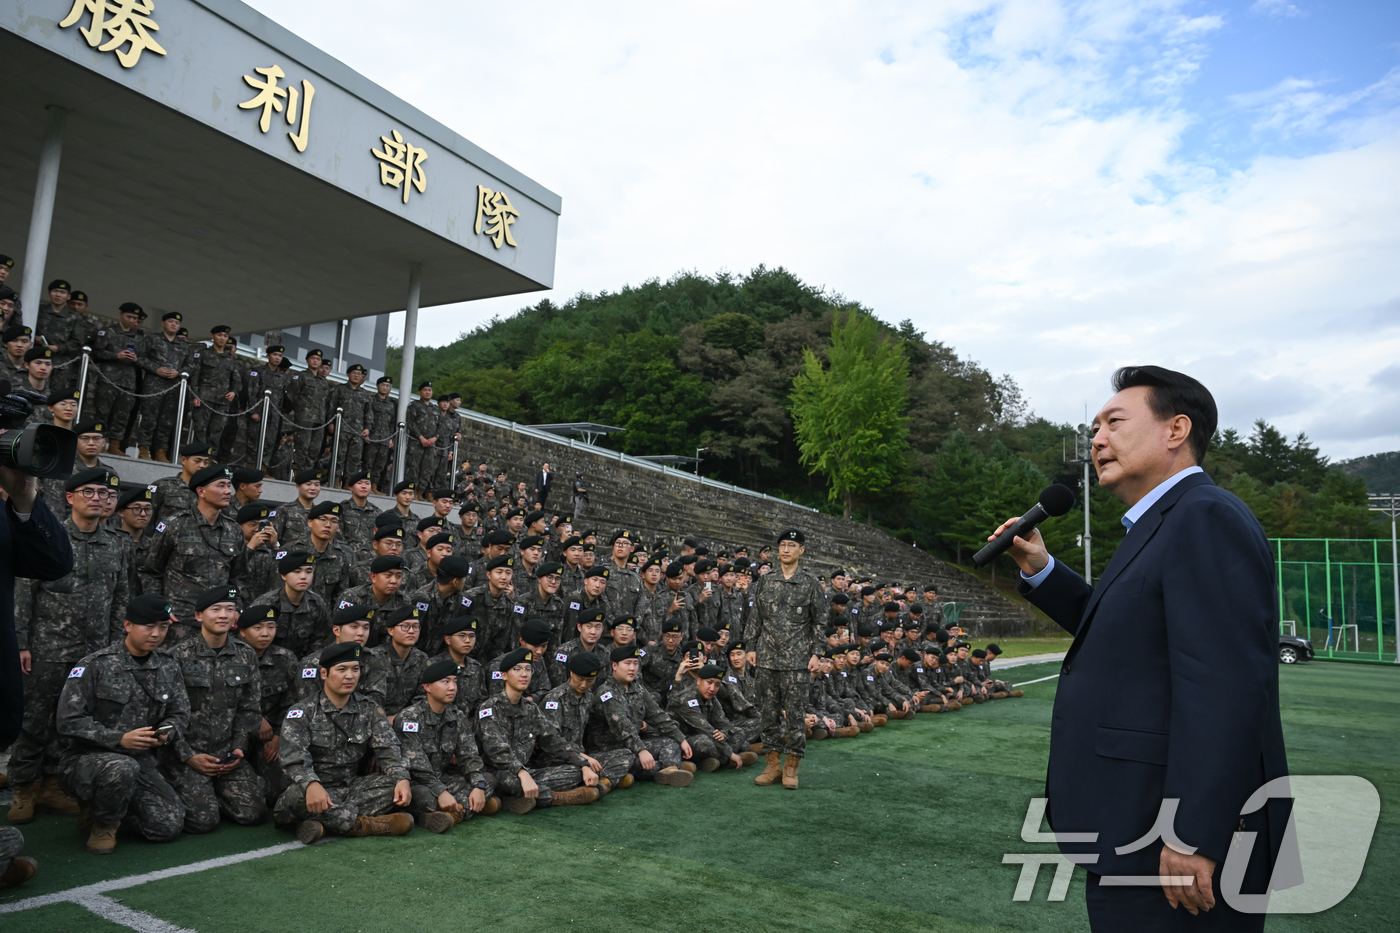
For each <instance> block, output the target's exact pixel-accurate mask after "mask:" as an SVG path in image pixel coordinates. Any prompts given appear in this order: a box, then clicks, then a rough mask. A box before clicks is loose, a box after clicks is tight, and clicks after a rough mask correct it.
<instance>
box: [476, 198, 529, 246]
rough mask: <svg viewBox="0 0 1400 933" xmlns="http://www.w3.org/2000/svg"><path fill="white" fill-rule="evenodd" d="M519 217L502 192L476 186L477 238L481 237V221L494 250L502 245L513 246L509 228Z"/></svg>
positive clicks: (513, 238) (513, 242)
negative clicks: (484, 222)
mask: <svg viewBox="0 0 1400 933" xmlns="http://www.w3.org/2000/svg"><path fill="white" fill-rule="evenodd" d="M519 216H520V212H519V211H517V210H516V209H515V206H514V205H513V204H511V203H510V198H508V197H507V196H506V193H505V192H504V191H492V190H491V189H490V188H488V187H486V186H485V185H477V186H476V234H477V236H480V235H481V228H482V221H486V235H487V236H489V237H490V238H491V242H492V243H494V244H495V246H496V249H500V248H501V245H502V244H503V243H509V244H510V245H511V246H515V245H516V243H515V237H513V236H512V235H511V232H510V228H511V225H512V224H514V223H515V220H516V218H518V217H519Z"/></svg>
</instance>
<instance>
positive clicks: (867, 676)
mask: <svg viewBox="0 0 1400 933" xmlns="http://www.w3.org/2000/svg"><path fill="white" fill-rule="evenodd" d="M865 679H866V680H874V679H875V678H874V677H872V676H870V675H869V674H866V675H865Z"/></svg>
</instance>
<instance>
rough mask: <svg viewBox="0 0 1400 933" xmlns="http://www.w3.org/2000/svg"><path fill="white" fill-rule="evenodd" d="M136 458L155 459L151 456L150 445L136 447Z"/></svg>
mask: <svg viewBox="0 0 1400 933" xmlns="http://www.w3.org/2000/svg"><path fill="white" fill-rule="evenodd" d="M136 459H137V460H151V459H153V458H152V457H151V448H149V447H138V448H136Z"/></svg>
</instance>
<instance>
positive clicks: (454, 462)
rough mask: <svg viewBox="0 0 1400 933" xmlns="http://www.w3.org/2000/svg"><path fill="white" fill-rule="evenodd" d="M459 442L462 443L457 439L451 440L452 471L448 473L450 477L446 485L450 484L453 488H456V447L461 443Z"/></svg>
mask: <svg viewBox="0 0 1400 933" xmlns="http://www.w3.org/2000/svg"><path fill="white" fill-rule="evenodd" d="M461 443H462V442H461V441H459V440H453V441H452V473H451V474H450V475H451V477H452V478H451V479H449V480H448V481H447V485H449V486H451V487H452V488H453V489H456V488H457V467H458V463H457V456H458V449H457V448H458V447H459V446H460V445H461Z"/></svg>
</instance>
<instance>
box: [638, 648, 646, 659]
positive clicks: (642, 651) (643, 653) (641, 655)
mask: <svg viewBox="0 0 1400 933" xmlns="http://www.w3.org/2000/svg"><path fill="white" fill-rule="evenodd" d="M646 656H647V649H645V648H638V649H637V657H639V658H644V657H646Z"/></svg>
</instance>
